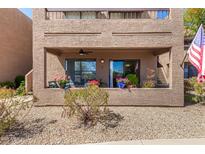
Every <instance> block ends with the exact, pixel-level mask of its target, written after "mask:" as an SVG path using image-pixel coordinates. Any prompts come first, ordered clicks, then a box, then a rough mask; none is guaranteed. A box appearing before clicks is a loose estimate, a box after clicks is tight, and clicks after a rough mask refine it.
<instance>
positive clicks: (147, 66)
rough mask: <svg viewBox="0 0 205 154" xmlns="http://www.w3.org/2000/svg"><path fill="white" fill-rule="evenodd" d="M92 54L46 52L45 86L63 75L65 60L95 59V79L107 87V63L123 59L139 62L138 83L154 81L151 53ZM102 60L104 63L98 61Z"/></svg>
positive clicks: (110, 52)
mask: <svg viewBox="0 0 205 154" xmlns="http://www.w3.org/2000/svg"><path fill="white" fill-rule="evenodd" d="M92 51H93V53H91V54H89V55H86V56H79V55H78V53H77V52H76V53H74V52H73V51H72V50H71V51H69V50H67V51H66V52H67V53H64V54H61V55H55V54H52V53H49V52H47V56H46V60H47V62H46V64H47V67H46V79H47V80H46V84H48V81H52V80H54V77H55V76H56V75H64V74H65V69H64V64H65V59H95V60H96V77H97V79H98V80H100V79H102V81H103V82H104V83H106V84H107V85H109V69H110V67H109V61H110V60H123V59H125V60H126V59H139V60H140V79H141V80H140V81H141V84H142V83H143V82H144V81H145V80H147V79H154V80H156V65H157V57H156V56H154V55H153V54H152V52H151V51H150V52H142V51H140V50H118V49H116V50H109V49H107V50H96V51H95V50H92ZM116 53H117V54H116ZM101 59H104V61H105V62H104V63H103V64H102V63H100V60H101Z"/></svg>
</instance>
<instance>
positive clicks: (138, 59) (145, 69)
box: [37, 47, 183, 106]
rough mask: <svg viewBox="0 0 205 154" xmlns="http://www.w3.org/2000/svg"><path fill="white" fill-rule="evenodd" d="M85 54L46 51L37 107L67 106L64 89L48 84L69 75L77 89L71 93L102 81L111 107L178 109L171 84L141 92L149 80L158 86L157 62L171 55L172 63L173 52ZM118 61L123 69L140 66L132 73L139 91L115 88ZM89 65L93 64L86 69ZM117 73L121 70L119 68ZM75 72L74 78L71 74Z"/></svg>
mask: <svg viewBox="0 0 205 154" xmlns="http://www.w3.org/2000/svg"><path fill="white" fill-rule="evenodd" d="M84 50H85V51H89V52H88V53H86V54H81V55H80V53H79V51H80V48H45V61H44V62H45V71H44V73H45V74H44V79H45V81H44V84H45V85H44V88H43V89H41V90H39V91H38V96H39V97H40V98H41V99H40V100H39V102H38V104H37V105H39V106H41V105H52V104H53V105H62V104H63V102H64V89H60V88H49V84H48V83H49V81H53V80H54V78H55V76H56V75H65V74H68V75H69V76H71V78H72V80H73V81H74V83H75V84H76V85H75V86H74V87H72V88H70V90H72V89H76V88H82V87H84V86H83V85H84V84H85V83H86V82H87V81H86V82H84V80H86V79H87V80H90V79H97V80H101V81H102V82H103V83H105V84H104V86H103V87H102V88H104V89H105V90H106V91H107V92H108V93H109V105H111V106H112V105H114V106H133V105H161V106H179V102H178V101H176V100H179V99H178V98H176V97H173V96H174V95H175V92H174V89H173V88H172V87H171V84H169V86H168V87H166V88H164V87H161V88H157V87H155V88H142V85H143V83H144V82H145V81H146V80H154V81H156V83H157V78H158V62H159V60H160V59H164V58H163V57H162V58H160V56H161V55H168V60H169V62H170V50H171V49H170V48H169V47H167V48H143V49H140V48H138V49H134V48H133V49H126V48H125V49H122V48H121V49H117V48H116V49H108V48H107V49H99V48H85V49H84ZM125 57H126V58H125ZM115 61H116V62H119V63H117V64H116V66H118V65H120V66H121V65H122V64H123V63H124V64H125V65H126V64H129V65H130V64H132V63H129V62H134V66H135V68H136V66H137V71H135V72H131V73H136V75H138V77H139V86H138V87H137V86H136V87H135V88H123V89H121V88H118V87H116V86H115V85H114V83H113V82H114V78H113V72H112V70H113V69H114V68H113V67H111V66H113V62H115ZM87 62H89V63H90V64H88V65H87V64H86V63H87ZM125 62H127V63H125ZM169 62H168V63H169ZM77 63H84V65H85V66H84V67H85V68H86V69H88V70H87V73H88V75H87V74H86V69H85V70H84V71H81V72H80V75H82V74H83V73H85V74H86V77H82V76H79V74H78V73H75V71H76V70H77V69H78V68H77V67H74V66H73V65H76V64H77ZM81 65H82V64H81ZM125 65H124V66H123V67H122V68H123V70H124V69H125V67H126V66H125ZM70 66H72V67H70ZM117 69H120V68H118V67H117ZM117 69H116V70H117ZM128 70H129V69H128ZM73 71H74V72H73ZM72 72H73V74H70V73H72ZM170 72H171V70H169V73H170ZM72 76H73V77H72ZM89 77H91V78H89ZM79 79H80V80H79ZM170 79H171V78H170ZM170 79H169V80H170ZM79 81H80V82H79ZM81 81H83V82H81ZM170 81H171V80H170ZM170 81H169V82H170ZM81 83H83V84H81ZM170 83H171V82H170ZM175 96H176V95H175ZM51 98H52V99H51ZM48 100H49V101H48ZM165 100H167V101H165ZM181 102H183V101H181ZM182 106H183V104H182Z"/></svg>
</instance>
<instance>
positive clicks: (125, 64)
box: [110, 60, 140, 88]
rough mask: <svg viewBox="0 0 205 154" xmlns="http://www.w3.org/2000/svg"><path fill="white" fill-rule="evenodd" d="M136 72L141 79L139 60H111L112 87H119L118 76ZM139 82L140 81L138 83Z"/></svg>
mask: <svg viewBox="0 0 205 154" xmlns="http://www.w3.org/2000/svg"><path fill="white" fill-rule="evenodd" d="M128 74H135V75H136V77H137V78H138V79H140V61H139V60H112V61H110V87H114V88H115V87H117V82H116V78H119V77H122V78H124V77H126V76H127V75H128ZM138 84H139V83H138Z"/></svg>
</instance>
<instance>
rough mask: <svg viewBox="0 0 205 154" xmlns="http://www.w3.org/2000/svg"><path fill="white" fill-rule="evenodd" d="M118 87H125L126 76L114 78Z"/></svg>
mask: <svg viewBox="0 0 205 154" xmlns="http://www.w3.org/2000/svg"><path fill="white" fill-rule="evenodd" d="M116 81H117V86H118V88H125V86H126V84H127V83H128V79H127V78H121V77H120V78H116Z"/></svg>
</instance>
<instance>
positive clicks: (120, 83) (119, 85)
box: [117, 82, 126, 88]
mask: <svg viewBox="0 0 205 154" xmlns="http://www.w3.org/2000/svg"><path fill="white" fill-rule="evenodd" d="M125 85H126V84H125V83H124V82H117V86H118V88H125Z"/></svg>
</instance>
